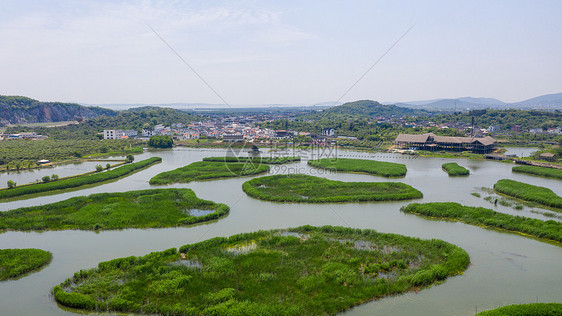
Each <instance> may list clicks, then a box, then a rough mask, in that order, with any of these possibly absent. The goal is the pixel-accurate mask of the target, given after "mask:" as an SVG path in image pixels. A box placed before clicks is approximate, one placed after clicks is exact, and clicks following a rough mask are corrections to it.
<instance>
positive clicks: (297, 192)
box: [242, 174, 423, 203]
mask: <svg viewBox="0 0 562 316" xmlns="http://www.w3.org/2000/svg"><path fill="white" fill-rule="evenodd" d="M242 189H243V190H244V192H246V194H248V195H249V196H251V197H253V198H256V199H260V200H266V201H275V202H302V203H330V202H360V201H395V200H409V199H416V198H421V197H422V196H423V195H422V193H421V192H420V191H418V190H416V189H414V188H413V187H411V186H409V185H407V184H404V183H400V182H342V181H334V180H328V179H324V178H319V177H313V176H308V175H304V174H291V175H274V176H268V177H261V178H256V179H252V180H249V181H246V182H245V183H244V184H243V185H242Z"/></svg>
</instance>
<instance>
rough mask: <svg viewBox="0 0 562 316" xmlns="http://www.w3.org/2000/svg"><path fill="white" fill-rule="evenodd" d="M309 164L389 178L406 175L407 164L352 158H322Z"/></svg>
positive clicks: (316, 166) (310, 161)
mask: <svg viewBox="0 0 562 316" xmlns="http://www.w3.org/2000/svg"><path fill="white" fill-rule="evenodd" d="M308 165H309V166H312V167H315V168H321V169H329V170H335V171H340V172H353V173H366V174H372V175H377V176H383V177H387V178H400V177H404V176H405V175H406V171H407V170H406V165H404V164H401V163H394V162H385V161H376V160H368V159H351V158H322V159H317V160H309V161H308Z"/></svg>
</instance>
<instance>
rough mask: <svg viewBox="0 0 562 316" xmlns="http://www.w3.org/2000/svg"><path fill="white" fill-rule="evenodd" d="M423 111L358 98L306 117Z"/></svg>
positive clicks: (360, 115)
mask: <svg viewBox="0 0 562 316" xmlns="http://www.w3.org/2000/svg"><path fill="white" fill-rule="evenodd" d="M422 113H424V112H423V111H420V110H413V109H408V108H403V107H398V106H396V105H392V104H381V103H379V102H376V101H372V100H360V101H355V102H348V103H345V104H342V105H338V106H334V107H332V108H329V109H326V110H323V111H318V112H315V113H311V114H306V115H305V116H306V118H308V119H312V118H322V119H332V118H345V117H377V116H385V117H389V116H393V115H395V116H404V115H418V114H422Z"/></svg>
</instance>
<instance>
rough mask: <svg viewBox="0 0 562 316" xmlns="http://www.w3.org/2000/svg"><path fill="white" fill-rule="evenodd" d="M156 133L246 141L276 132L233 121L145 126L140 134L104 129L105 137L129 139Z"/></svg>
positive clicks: (181, 138)
mask: <svg viewBox="0 0 562 316" xmlns="http://www.w3.org/2000/svg"><path fill="white" fill-rule="evenodd" d="M155 135H169V136H172V138H174V139H178V140H188V139H199V138H201V137H209V138H222V139H223V140H224V141H234V142H236V141H244V140H252V139H255V138H270V137H275V135H276V133H275V131H273V130H270V129H262V128H260V127H255V126H253V124H250V123H239V122H231V123H225V124H217V122H212V121H205V122H193V123H191V124H187V125H186V124H183V123H174V124H172V125H171V126H164V125H162V124H158V125H156V126H154V128H152V129H147V128H144V129H143V130H142V132H141V134H140V135H139V134H138V132H137V131H134V130H104V131H103V138H104V139H127V138H137V137H143V138H146V137H151V136H155Z"/></svg>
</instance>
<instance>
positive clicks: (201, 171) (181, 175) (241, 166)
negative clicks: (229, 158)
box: [149, 161, 269, 184]
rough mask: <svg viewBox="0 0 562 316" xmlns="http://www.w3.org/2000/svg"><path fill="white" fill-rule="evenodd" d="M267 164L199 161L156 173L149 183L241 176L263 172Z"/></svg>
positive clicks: (184, 181)
mask: <svg viewBox="0 0 562 316" xmlns="http://www.w3.org/2000/svg"><path fill="white" fill-rule="evenodd" d="M268 171H269V166H266V165H259V164H253V163H231V162H227V163H225V162H216V161H199V162H194V163H192V164H189V165H187V166H185V167H181V168H178V169H176V170H172V171H166V172H162V173H159V174H157V175H156V176H154V177H152V179H150V181H149V183H150V184H171V183H178V182H180V183H187V182H191V181H199V180H209V179H219V178H231V177H242V176H249V175H253V174H259V173H265V172H268Z"/></svg>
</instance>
